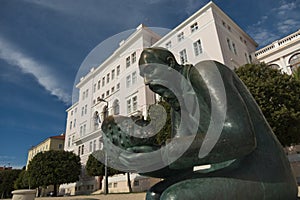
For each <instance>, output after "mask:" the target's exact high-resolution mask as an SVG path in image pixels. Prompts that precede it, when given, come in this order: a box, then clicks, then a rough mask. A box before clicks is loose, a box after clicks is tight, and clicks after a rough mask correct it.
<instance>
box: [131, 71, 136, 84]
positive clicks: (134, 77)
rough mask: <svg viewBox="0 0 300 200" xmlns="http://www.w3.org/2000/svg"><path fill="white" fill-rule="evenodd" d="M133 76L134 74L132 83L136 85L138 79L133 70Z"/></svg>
mask: <svg viewBox="0 0 300 200" xmlns="http://www.w3.org/2000/svg"><path fill="white" fill-rule="evenodd" d="M131 76H132V85H134V84H135V83H136V79H137V77H136V72H133V73H132V75H131Z"/></svg>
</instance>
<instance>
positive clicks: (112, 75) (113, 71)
mask: <svg viewBox="0 0 300 200" xmlns="http://www.w3.org/2000/svg"><path fill="white" fill-rule="evenodd" d="M114 79H115V70H114V69H113V70H112V71H111V80H114Z"/></svg>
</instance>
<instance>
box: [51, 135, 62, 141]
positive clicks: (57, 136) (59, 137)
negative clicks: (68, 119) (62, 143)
mask: <svg viewBox="0 0 300 200" xmlns="http://www.w3.org/2000/svg"><path fill="white" fill-rule="evenodd" d="M50 138H51V139H59V140H64V139H65V134H62V135H56V136H51V137H50Z"/></svg>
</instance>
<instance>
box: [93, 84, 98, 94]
mask: <svg viewBox="0 0 300 200" xmlns="http://www.w3.org/2000/svg"><path fill="white" fill-rule="evenodd" d="M96 88H97V84H96V83H95V84H94V87H93V92H96Z"/></svg>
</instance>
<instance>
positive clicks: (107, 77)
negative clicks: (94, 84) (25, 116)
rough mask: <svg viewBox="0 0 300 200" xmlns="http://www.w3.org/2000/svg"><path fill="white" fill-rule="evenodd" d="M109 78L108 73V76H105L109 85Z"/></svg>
mask: <svg viewBox="0 0 300 200" xmlns="http://www.w3.org/2000/svg"><path fill="white" fill-rule="evenodd" d="M109 77H110V74H109V73H108V74H107V75H106V83H109Z"/></svg>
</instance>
